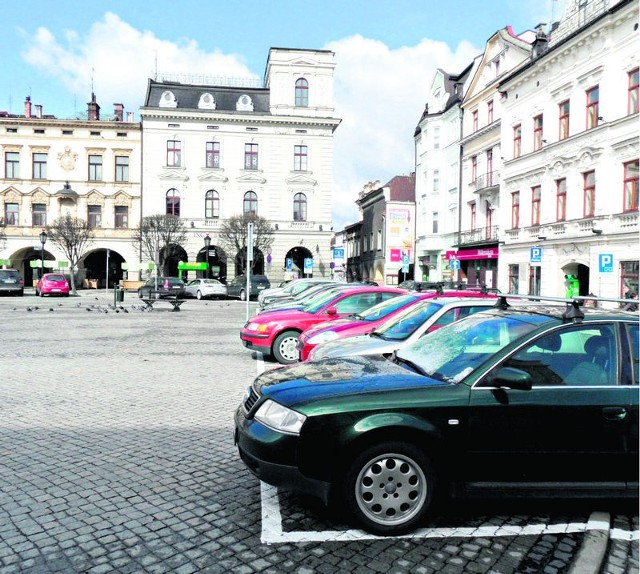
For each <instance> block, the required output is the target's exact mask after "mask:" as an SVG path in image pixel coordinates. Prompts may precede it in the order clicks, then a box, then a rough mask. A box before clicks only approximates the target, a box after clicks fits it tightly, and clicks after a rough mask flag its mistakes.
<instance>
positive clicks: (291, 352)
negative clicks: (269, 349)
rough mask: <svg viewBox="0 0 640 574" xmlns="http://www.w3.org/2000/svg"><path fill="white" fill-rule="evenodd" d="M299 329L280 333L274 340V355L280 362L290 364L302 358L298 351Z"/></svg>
mask: <svg viewBox="0 0 640 574" xmlns="http://www.w3.org/2000/svg"><path fill="white" fill-rule="evenodd" d="M299 334H300V333H298V331H285V332H284V333H280V334H279V335H278V336H277V337H276V340H275V341H274V342H273V356H274V357H275V359H276V361H278V363H281V364H283V365H290V364H291V363H297V362H298V361H299V360H300V354H299V353H298V335H299Z"/></svg>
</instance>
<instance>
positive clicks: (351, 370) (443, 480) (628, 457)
mask: <svg viewBox="0 0 640 574" xmlns="http://www.w3.org/2000/svg"><path fill="white" fill-rule="evenodd" d="M502 303H504V300H502ZM563 311H565V310H564V308H563V307H560V306H555V307H552V306H549V305H535V306H534V305H522V306H517V307H516V306H511V307H508V308H503V309H500V308H496V309H493V310H490V311H487V312H482V313H478V314H476V315H474V316H472V317H469V318H467V319H464V320H462V321H459V322H457V323H453V324H452V325H449V326H447V327H444V328H442V329H439V330H437V331H435V332H434V333H431V334H429V335H428V336H425V337H423V338H422V339H421V340H420V341H419V342H418V343H417V344H415V345H414V346H413V347H409V348H405V349H402V350H401V351H399V352H397V353H396V354H395V355H393V356H392V357H390V358H384V357H377V358H376V357H373V358H372V357H352V358H342V359H325V360H321V361H318V362H316V363H303V364H297V365H290V366H286V367H282V368H277V369H274V370H271V371H268V372H265V373H263V374H262V375H260V376H258V377H257V378H256V380H255V381H254V383H253V385H252V386H251V387H250V388H249V389H248V391H247V395H246V396H245V398H244V400H243V402H242V404H241V405H240V407H239V408H238V409H237V411H236V414H235V426H236V429H235V438H236V442H237V445H238V448H239V452H240V456H241V457H242V460H243V461H244V462H245V463H246V465H247V466H248V467H249V469H251V470H252V471H253V472H254V473H255V474H256V475H257V476H258V477H259V478H260V479H261V480H263V481H265V482H267V483H270V484H273V485H275V486H280V487H283V488H289V489H295V490H298V491H302V492H305V493H308V494H311V495H314V496H318V497H320V498H321V499H322V500H324V501H325V503H328V502H329V501H330V500H338V501H341V502H342V503H344V505H345V506H346V508H347V509H348V510H349V511H350V513H351V515H352V517H353V518H354V519H355V520H356V521H357V522H358V523H359V524H360V525H362V526H363V527H364V528H366V529H367V530H369V531H372V532H375V533H379V534H392V533H393V534H395V533H400V532H406V531H408V530H411V529H413V528H415V527H416V526H417V525H418V524H419V522H420V521H421V519H422V518H423V516H424V514H425V513H426V511H427V510H428V508H429V506H430V504H431V502H432V501H433V499H434V496H435V495H438V494H442V495H449V496H485V497H489V496H495V495H507V496H520V495H526V496H541V497H550V496H561V497H567V496H581V497H592V496H593V497H607V498H613V497H635V496H637V493H638V348H639V343H638V326H639V320H638V313H629V312H624V311H618V310H611V311H602V310H598V309H584V311H583V309H582V308H581V307H580V306H578V304H577V303H576V304H575V305H571V304H570V305H568V306H567V309H566V311H565V312H563Z"/></svg>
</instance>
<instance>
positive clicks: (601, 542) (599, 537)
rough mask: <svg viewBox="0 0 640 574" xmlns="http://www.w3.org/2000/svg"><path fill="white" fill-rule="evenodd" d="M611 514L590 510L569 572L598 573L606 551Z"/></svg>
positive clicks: (572, 573) (575, 573) (571, 573)
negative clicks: (582, 536)
mask: <svg viewBox="0 0 640 574" xmlns="http://www.w3.org/2000/svg"><path fill="white" fill-rule="evenodd" d="M610 531H611V516H610V515H609V513H608V512H592V513H591V516H589V522H588V523H587V532H586V533H585V537H584V540H583V542H582V546H581V547H580V550H578V554H577V556H576V559H575V561H574V562H573V564H572V565H571V568H569V574H598V572H600V567H601V566H602V562H603V560H604V556H605V554H606V552H607V546H608V544H609V532H610Z"/></svg>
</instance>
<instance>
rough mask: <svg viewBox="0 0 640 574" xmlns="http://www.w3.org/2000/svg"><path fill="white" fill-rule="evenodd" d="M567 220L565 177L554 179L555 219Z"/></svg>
mask: <svg viewBox="0 0 640 574" xmlns="http://www.w3.org/2000/svg"><path fill="white" fill-rule="evenodd" d="M566 220H567V178H566V177H561V178H560V179H556V221H566Z"/></svg>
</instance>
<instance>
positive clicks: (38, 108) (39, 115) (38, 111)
mask: <svg viewBox="0 0 640 574" xmlns="http://www.w3.org/2000/svg"><path fill="white" fill-rule="evenodd" d="M35 108H36V118H42V105H41V104H36V106H35Z"/></svg>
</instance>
